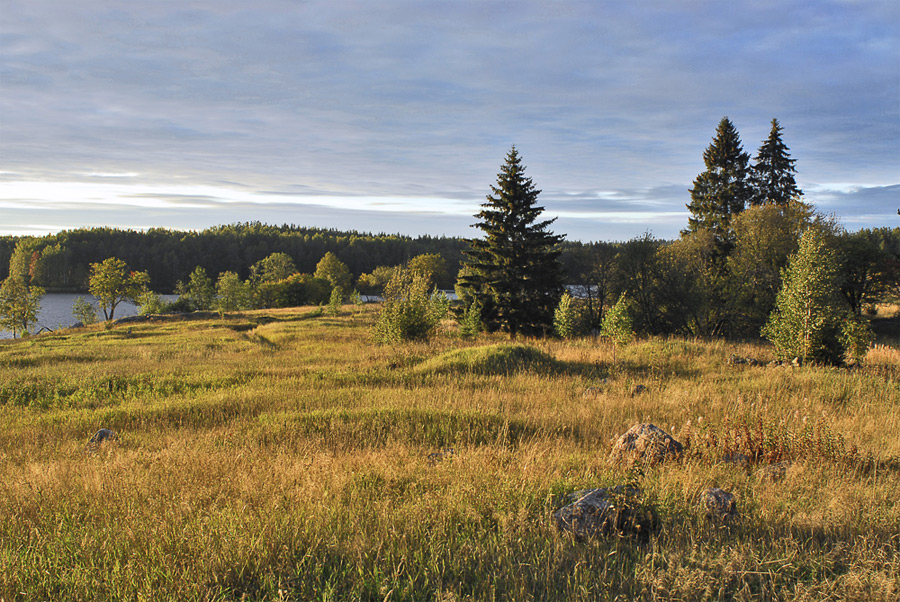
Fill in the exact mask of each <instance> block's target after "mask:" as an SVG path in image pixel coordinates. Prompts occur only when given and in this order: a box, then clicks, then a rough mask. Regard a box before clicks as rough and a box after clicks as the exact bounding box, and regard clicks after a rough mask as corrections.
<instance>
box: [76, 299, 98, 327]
mask: <svg viewBox="0 0 900 602" xmlns="http://www.w3.org/2000/svg"><path fill="white" fill-rule="evenodd" d="M72 315H73V316H74V317H75V319H76V320H78V321H79V322H81V323H82V324H84V325H85V326H87V325H88V324H94V323H95V322H96V321H97V308H96V307H94V304H93V303H91V302H90V301H88V300H87V299H85V298H84V297H78V298H77V299H75V303H73V304H72Z"/></svg>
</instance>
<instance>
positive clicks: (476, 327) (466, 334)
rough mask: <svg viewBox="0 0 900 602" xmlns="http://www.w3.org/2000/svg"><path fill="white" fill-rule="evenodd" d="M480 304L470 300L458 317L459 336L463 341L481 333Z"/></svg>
mask: <svg viewBox="0 0 900 602" xmlns="http://www.w3.org/2000/svg"><path fill="white" fill-rule="evenodd" d="M482 329H483V328H482V325H481V304H479V303H478V301H475V300H472V301H471V302H470V303H469V305H468V307H466V308H465V310H464V311H463V313H462V315H461V316H460V317H459V330H458V331H457V332H458V333H459V336H461V337H462V338H464V339H472V338H475V337H476V336H478V333H480V332H481V331H482Z"/></svg>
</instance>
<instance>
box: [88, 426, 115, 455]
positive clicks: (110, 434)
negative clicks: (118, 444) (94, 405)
mask: <svg viewBox="0 0 900 602" xmlns="http://www.w3.org/2000/svg"><path fill="white" fill-rule="evenodd" d="M118 440H119V435H117V434H116V433H115V432H114V431H111V430H109V429H100V430H99V431H97V432H96V433H94V436H93V437H91V439H90V441H88V444H87V451H89V452H95V451H97V450H98V449H100V445H101V444H102V443H104V442H105V441H118Z"/></svg>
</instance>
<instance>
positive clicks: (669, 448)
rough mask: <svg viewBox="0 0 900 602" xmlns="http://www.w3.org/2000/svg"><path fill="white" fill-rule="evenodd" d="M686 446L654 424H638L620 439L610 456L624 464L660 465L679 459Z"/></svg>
mask: <svg viewBox="0 0 900 602" xmlns="http://www.w3.org/2000/svg"><path fill="white" fill-rule="evenodd" d="M683 451H684V446H683V445H681V443H679V442H678V441H676V440H675V439H673V438H672V436H671V435H669V434H668V433H666V432H665V431H664V430H662V429H661V428H659V427H658V426H656V425H653V424H636V425H634V426H633V427H631V428H630V429H628V432H626V433H625V434H624V435H622V436H621V437H619V439H618V441H616V443H615V445H613V448H612V451H611V452H610V454H609V459H610V461H612V462H614V463H622V464H635V463H639V464H658V463H660V462H664V461H666V460H669V459H672V458H677V457H678V456H680V455H681V453H682V452H683Z"/></svg>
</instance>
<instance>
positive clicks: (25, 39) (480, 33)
mask: <svg viewBox="0 0 900 602" xmlns="http://www.w3.org/2000/svg"><path fill="white" fill-rule="evenodd" d="M898 28H900V7H898V5H897V3H896V2H892V1H883V2H882V1H874V2H866V3H856V2H841V1H824V2H815V3H811V2H808V1H805V0H802V1H801V0H783V1H781V2H749V1H747V2H736V3H735V2H732V3H721V2H713V1H696V2H687V3H671V2H662V1H658V2H657V1H651V2H641V3H631V4H629V3H621V2H615V3H613V2H595V1H572V2H559V3H545V2H537V1H534V2H521V3H515V4H510V3H507V2H493V1H485V0H477V1H476V0H471V1H459V2H451V3H431V2H420V1H416V0H405V1H398V0H386V1H385V2H378V3H364V2H358V3H352V4H348V3H345V2H326V1H319V0H314V1H309V2H303V3H298V2H288V1H286V0H285V1H275V0H266V1H262V2H257V3H254V4H253V6H252V7H250V5H248V4H247V3H245V2H238V1H237V0H218V1H216V2H212V1H209V2H190V3H189V4H188V5H185V4H184V3H183V2H175V1H171V0H160V1H158V2H152V3H128V4H111V3H109V2H105V1H101V0H84V1H82V2H78V3H71V2H61V1H55V0H46V1H42V2H19V3H7V5H6V6H4V18H3V19H2V20H0V88H2V94H0V115H2V117H0V138H2V140H3V143H2V146H0V171H4V172H11V173H9V174H6V175H4V174H0V182H2V181H4V180H5V181H8V182H9V181H13V182H24V181H29V182H34V183H36V186H35V187H34V188H33V191H34V192H33V193H32V194H30V195H25V194H21V193H16V194H15V198H25V197H36V196H37V194H38V191H40V190H41V188H40V186H41V185H43V184H45V183H53V182H55V183H66V185H67V186H68V183H76V184H78V183H90V184H97V183H99V182H105V183H106V184H108V185H109V186H111V187H106V188H104V190H106V191H107V192H106V193H102V194H101V193H97V194H98V195H100V197H102V198H104V199H105V202H106V203H108V204H115V203H121V204H122V205H123V207H138V206H140V207H144V208H145V209H148V208H150V207H147V203H151V202H152V203H163V202H165V210H166V211H167V212H168V213H166V214H165V220H167V221H166V224H162V223H161V222H160V221H153V220H159V219H162V218H160V217H159V215H158V214H156V213H153V212H149V213H146V212H145V213H133V214H130V215H131V216H132V217H133V219H131V220H129V221H128V222H127V223H144V222H143V221H142V220H148V221H147V222H146V224H145V225H146V226H148V227H149V226H157V225H172V224H173V223H174V224H178V223H183V224H184V226H183V227H194V226H190V225H189V224H196V223H198V221H199V220H200V219H201V218H200V216H199V214H194V213H190V212H188V209H192V210H193V209H198V210H199V209H201V207H196V208H194V207H189V205H190V203H191V202H192V201H191V199H192V198H193V197H192V196H191V195H192V194H207V193H196V192H191V191H190V190H189V189H191V188H202V187H209V188H211V189H214V190H215V191H214V192H208V194H209V196H210V197H213V198H211V199H204V200H202V201H199V200H197V199H195V200H197V202H202V203H205V205H204V207H202V208H206V209H209V208H210V207H209V204H210V203H213V204H214V207H215V211H212V210H210V211H209V213H208V215H207V218H206V220H207V223H208V224H212V223H220V222H222V221H225V220H226V219H227V218H232V217H238V216H237V214H236V213H234V212H222V211H220V209H221V207H220V205H223V206H224V205H226V204H227V205H229V206H230V207H231V208H232V209H236V208H237V207H238V206H246V211H247V213H246V214H240V216H239V219H242V220H246V219H262V218H263V216H271V215H272V214H273V213H277V212H279V211H284V210H285V205H286V204H296V205H297V207H298V212H297V213H295V214H292V215H293V216H294V217H298V218H300V217H302V218H304V219H306V220H309V219H313V218H315V219H324V220H326V221H327V220H330V219H331V217H329V216H326V215H325V214H323V213H322V212H318V213H310V212H304V211H303V210H304V209H305V208H306V207H308V205H309V203H311V202H312V203H315V204H316V205H317V206H320V207H322V208H323V209H322V211H325V209H327V208H328V207H332V208H334V209H335V211H336V212H337V213H335V215H337V214H340V215H341V219H343V220H344V221H345V223H344V224H343V226H342V227H358V228H362V229H366V228H367V225H366V224H367V223H369V221H370V219H371V216H370V214H369V213H367V212H368V211H371V210H372V209H373V207H374V206H366V201H364V200H360V199H366V198H375V199H405V200H403V201H402V202H401V201H396V200H393V201H391V206H392V207H394V208H399V209H398V210H397V211H394V212H395V213H397V214H399V213H401V212H402V211H404V210H408V211H409V217H408V218H407V219H403V220H401V219H399V218H398V219H395V220H394V221H393V222H392V223H395V224H397V226H398V227H399V226H400V225H402V226H403V227H409V228H411V230H410V233H416V232H418V231H422V232H425V231H429V232H432V231H433V229H434V227H435V224H438V223H441V224H455V225H454V226H453V227H454V228H457V227H458V226H459V224H458V221H456V220H457V216H458V209H459V207H461V206H462V205H466V206H472V205H474V206H477V204H478V203H480V202H481V201H482V200H483V198H484V195H485V194H486V193H487V192H488V191H489V185H490V184H491V183H492V182H493V181H494V179H495V174H496V172H497V170H498V167H499V165H500V163H501V162H502V160H503V156H504V154H505V152H506V150H507V149H508V148H509V146H510V145H511V144H516V145H517V146H518V147H519V149H520V150H521V151H522V153H523V156H524V158H525V162H526V164H527V165H528V168H529V175H531V176H532V177H533V178H534V180H535V183H536V185H537V186H538V187H539V188H541V189H543V190H544V194H543V195H542V202H543V203H544V204H545V205H546V206H547V208H548V211H552V210H555V211H558V212H559V214H560V215H566V216H568V215H578V214H582V213H585V212H589V213H590V212H593V214H595V215H597V216H600V215H606V216H607V217H608V218H609V219H614V216H616V215H618V214H620V213H629V212H633V213H634V215H635V216H640V220H639V221H641V223H639V224H633V223H632V221H633V220H631V221H629V222H627V223H628V225H627V226H622V227H617V228H615V231H616V232H618V233H626V232H627V233H631V234H633V235H636V234H639V233H640V232H641V231H643V230H641V229H639V228H641V227H642V226H645V225H649V226H652V227H653V228H659V229H660V231H659V234H660V235H663V236H674V235H675V234H677V231H678V230H679V229H680V228H681V227H683V225H684V224H683V223H677V224H676V223H674V221H673V220H675V219H680V218H679V216H681V215H682V214H683V213H684V204H685V203H686V202H687V201H688V195H687V189H688V188H689V187H690V183H691V180H692V179H693V178H694V177H695V176H696V175H697V174H698V173H699V172H700V171H702V169H703V164H702V159H701V154H702V151H703V149H704V148H705V147H706V146H707V145H708V144H709V141H710V139H711V137H712V135H713V133H714V129H715V125H716V123H717V122H718V120H719V119H720V118H721V117H722V115H726V114H727V115H728V116H729V117H731V118H732V120H733V121H734V122H735V123H736V125H737V127H738V129H739V130H740V132H741V134H742V138H743V140H744V146H745V150H747V151H748V152H750V153H751V154H755V151H756V148H757V146H758V145H759V144H760V142H761V141H762V140H763V139H764V138H765V137H766V135H767V133H768V124H769V120H770V119H771V118H772V117H778V118H779V120H780V121H781V123H782V124H783V125H784V126H785V141H786V142H787V144H788V145H789V146H790V147H791V152H792V155H793V156H794V158H796V159H797V160H798V163H797V167H798V172H799V173H798V179H799V183H800V185H801V187H802V188H804V189H805V190H808V191H816V193H817V195H819V197H820V199H821V202H823V203H824V204H827V205H828V208H829V210H831V211H835V212H837V213H838V214H839V215H841V216H845V217H847V218H848V219H846V220H845V222H846V223H850V222H851V221H852V222H853V223H854V224H859V225H861V226H864V225H874V224H876V223H878V222H879V221H880V220H881V219H882V215H883V214H882V209H881V208H882V202H881V201H880V200H878V199H876V198H875V197H873V196H871V195H868V196H867V195H865V194H863V195H857V196H855V197H853V198H851V197H850V196H848V195H843V196H842V195H840V194H836V195H832V194H831V193H829V192H827V190H830V188H828V183H829V182H857V183H858V184H857V185H858V186H859V187H860V190H863V189H875V188H878V187H891V186H893V185H896V184H897V183H898V176H897V174H898V172H900V169H898V168H900V63H898V61H897V60H896V57H897V56H898V54H900V34H898ZM120 182H127V183H128V184H129V185H134V186H137V187H139V188H141V189H140V190H136V191H135V190H132V192H130V193H128V194H131V195H140V194H147V195H153V194H163V195H167V194H171V195H173V196H171V197H170V198H168V200H164V199H161V198H154V197H152V196H150V197H148V196H144V197H141V196H130V197H129V196H122V195H123V194H124V193H122V192H121V191H119V190H118V189H117V188H116V187H115V186H116V185H117V184H118V183H120ZM159 188H168V189H171V191H169V190H162V191H160V190H159ZM175 189H178V190H175ZM77 190H78V189H77V187H75V188H73V189H72V194H73V195H75V196H76V197H77V195H78V194H80V193H78V192H77ZM95 190H100V188H95ZM179 190H180V191H181V192H179ZM185 190H187V192H185ZM241 191H243V192H241ZM263 191H265V193H266V194H263ZM821 191H826V192H821ZM820 192H821V194H819V193H820ZM246 194H251V195H252V196H253V199H252V200H248V199H247V198H246V197H245V196H244V195H246ZM179 195H180V196H179ZM808 196H809V198H811V199H812V200H816V198H814V197H813V195H812V194H810V195H808ZM11 198H12V197H11ZM42 198H44V200H46V201H48V202H49V201H52V200H54V198H55V199H57V200H58V199H59V198H60V197H42ZM880 198H881V197H879V199H880ZM341 199H348V200H341ZM79 202H81V201H79ZM379 202H381V201H379ZM84 203H85V204H89V202H88V200H85V201H84ZM242 203H243V205H242ZM269 203H271V204H273V206H274V209H272V210H271V211H269V210H268V209H261V208H262V207H264V206H267V204H269ZM860 203H863V205H860ZM445 204H446V208H441V207H442V206H443V205H445ZM35 206H36V207H37V205H35ZM43 206H44V207H47V206H49V205H47V204H45V205H43ZM378 207H379V209H378V210H379V211H384V206H383V205H379V206H378ZM861 208H862V209H863V210H862V211H861V210H860V209H861ZM178 209H180V210H182V211H184V213H178V211H177V210H178ZM4 211H5V210H4ZM344 211H347V212H348V213H346V214H345V213H343V212H344ZM392 211H393V209H392ZM354 212H357V213H354ZM376 212H377V211H376ZM436 213H438V214H446V215H448V216H450V217H448V218H447V221H440V220H438V221H435V219H436V218H435V217H434V215H435V214H436ZM891 213H892V214H894V215H895V213H896V211H895V210H894V211H893V212H891ZM60 215H63V214H60ZM81 215H82V217H84V218H86V216H87V214H81ZM128 215H129V214H128V213H127V210H126V209H124V208H123V209H122V211H121V212H115V213H111V214H110V215H109V219H113V218H115V219H126V218H127V217H128ZM179 215H182V216H183V220H182V221H179V219H181V218H179ZM859 215H867V216H871V217H868V218H865V219H861V218H858V217H857V216H859ZM423 216H424V217H423ZM654 216H656V217H654ZM395 217H396V216H395ZM888 217H889V216H888V215H887V214H884V215H883V218H884V219H888ZM19 218H21V219H24V220H28V219H29V218H27V217H26V216H24V215H22V216H19V217H17V219H19ZM9 219H10V217H9V216H8V215H7V214H6V213H4V215H3V219H2V220H0V221H3V222H8V220H9ZM33 219H37V218H33ZM79 219H80V218H79V215H78V214H66V219H65V220H62V219H59V220H56V223H61V222H64V223H68V222H69V220H72V222H71V223H70V224H68V225H71V226H77V225H83V223H84V222H80V221H79ZM567 219H568V218H567ZM615 219H618V218H615ZM428 220H432V221H430V222H429V221H428ZM596 220H597V222H596V224H594V225H596V226H598V227H597V228H594V229H593V230H592V231H598V232H599V231H601V230H602V228H599V225H601V222H602V220H601V218H600V217H597V218H596ZM853 220H856V221H853ZM276 221H284V220H276ZM574 221H577V220H574ZM682 222H683V220H682ZM41 223H46V221H44V222H41ZM107 223H109V222H107ZM121 223H125V222H121ZM304 223H310V222H304ZM616 223H618V222H616ZM623 223H624V222H623ZM557 224H558V225H559V227H560V228H561V227H563V226H566V227H569V226H570V225H572V226H575V225H577V224H572V223H570V222H567V221H566V220H565V219H562V218H561V219H560V220H559V222H558V223H557ZM310 225H319V224H311V223H310ZM447 227H450V226H449V225H448V226H447ZM459 229H462V230H464V231H467V230H466V227H465V225H462V226H459ZM575 229H576V231H579V232H580V231H582V230H583V228H575ZM644 229H646V228H644ZM447 233H448V234H450V233H454V234H455V233H457V232H456V231H453V232H451V231H448V232H447Z"/></svg>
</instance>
